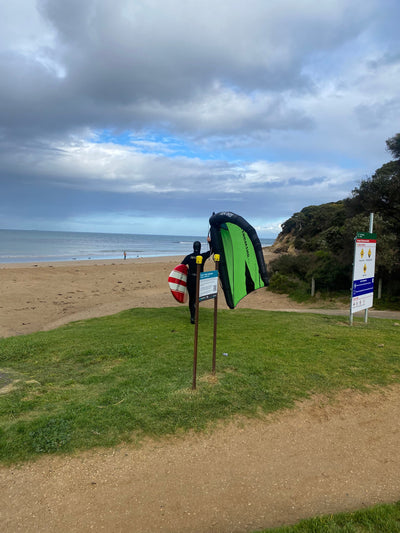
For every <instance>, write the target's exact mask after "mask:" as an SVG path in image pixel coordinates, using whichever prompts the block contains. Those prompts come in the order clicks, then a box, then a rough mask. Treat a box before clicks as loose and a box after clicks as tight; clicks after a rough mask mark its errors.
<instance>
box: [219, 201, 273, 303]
mask: <svg viewBox="0 0 400 533" xmlns="http://www.w3.org/2000/svg"><path fill="white" fill-rule="evenodd" d="M210 226H211V229H210V235H211V247H212V251H213V253H217V254H220V256H221V257H220V263H219V272H220V279H221V284H222V289H223V291H224V294H225V299H226V303H227V305H228V307H230V308H231V309H234V308H235V306H236V305H237V304H238V302H239V301H240V300H241V299H242V298H244V297H245V296H246V295H247V294H249V293H250V292H252V291H254V290H256V289H260V288H261V287H266V286H267V285H268V283H269V282H268V275H267V269H266V267H265V262H264V256H263V252H262V247H261V243H260V240H259V238H258V236H257V233H256V230H255V229H254V228H253V227H252V226H251V225H250V224H249V223H248V222H247V221H246V220H245V219H244V218H242V217H241V216H239V215H235V213H231V212H229V211H228V212H222V213H217V214H213V215H212V217H211V218H210Z"/></svg>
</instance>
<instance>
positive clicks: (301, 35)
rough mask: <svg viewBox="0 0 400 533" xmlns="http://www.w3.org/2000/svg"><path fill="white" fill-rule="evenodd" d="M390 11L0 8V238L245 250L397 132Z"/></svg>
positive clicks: (121, 3)
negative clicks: (213, 225)
mask: <svg viewBox="0 0 400 533" xmlns="http://www.w3.org/2000/svg"><path fill="white" fill-rule="evenodd" d="M399 20H400V2H399V1H398V0H321V1H320V2H315V0H112V1H111V0H85V1H82V0H63V1H60V0H12V2H5V1H4V0H3V1H1V3H0V184H1V194H0V228H3V229H38V230H63V231H94V232H109V233H145V234H147V233H150V234H165V235H167V234H169V235H204V234H206V233H207V231H208V219H209V217H210V216H211V214H212V213H213V212H219V211H233V212H234V213H237V214H239V215H241V216H242V217H244V218H245V219H246V220H248V222H250V224H252V225H253V226H254V227H255V228H256V229H257V232H258V234H259V236H260V237H270V238H274V237H275V236H276V235H277V234H278V233H279V231H280V224H282V222H284V221H285V220H287V219H288V218H289V217H290V216H291V215H292V214H293V213H295V212H298V211H300V210H301V209H302V208H303V207H305V206H308V205H319V204H322V203H326V202H334V201H338V200H341V199H343V198H346V197H349V196H351V192H352V190H353V189H354V188H355V187H356V186H357V185H358V184H359V183H360V180H362V179H365V178H368V177H370V176H371V175H373V173H374V171H375V170H376V169H377V168H379V167H380V166H382V164H384V163H386V162H388V161H390V159H391V156H390V153H389V152H388V151H387V150H386V143H385V141H386V139H388V138H390V137H393V136H394V135H395V134H396V133H399V132H400V90H399V88H400V38H399V30H398V21H399Z"/></svg>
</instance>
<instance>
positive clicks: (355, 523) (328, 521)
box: [259, 502, 400, 533]
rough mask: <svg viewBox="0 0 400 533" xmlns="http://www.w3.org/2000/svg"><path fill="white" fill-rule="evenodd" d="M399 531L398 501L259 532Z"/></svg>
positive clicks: (399, 514)
mask: <svg viewBox="0 0 400 533" xmlns="http://www.w3.org/2000/svg"><path fill="white" fill-rule="evenodd" d="M399 531H400V502H397V503H395V504H393V505H377V506H375V507H371V508H370V509H363V510H362V511H356V512H355V513H339V514H336V515H329V516H322V517H317V518H310V519H309V520H302V521H301V522H299V523H298V524H296V525H295V526H288V527H279V528H274V529H265V530H264V531H263V532H259V533H396V532H399Z"/></svg>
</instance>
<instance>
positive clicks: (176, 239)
mask: <svg viewBox="0 0 400 533" xmlns="http://www.w3.org/2000/svg"><path fill="white" fill-rule="evenodd" d="M195 240H199V241H200V242H201V243H202V249H203V250H207V249H208V243H207V237H206V236H198V235H153V234H131V233H103V232H78V231H58V230H49V231H45V230H33V229H32V230H26V229H25V230H18V229H0V264H1V263H32V262H35V263H36V262H53V261H82V260H103V259H104V260H105V259H123V258H124V252H126V257H127V259H132V258H140V257H162V256H166V257H167V256H177V255H182V256H185V255H186V254H188V253H190V252H191V251H192V244H193V241H195ZM260 241H261V244H262V246H271V245H272V244H273V243H274V242H275V238H260Z"/></svg>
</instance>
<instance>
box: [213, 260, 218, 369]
mask: <svg viewBox="0 0 400 533" xmlns="http://www.w3.org/2000/svg"><path fill="white" fill-rule="evenodd" d="M219 260H220V256H219V254H214V262H215V270H216V271H217V272H218V270H219ZM217 291H218V289H217ZM217 314H218V292H217V295H216V296H215V298H214V339H213V358H212V374H213V376H215V368H216V361H217Z"/></svg>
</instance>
